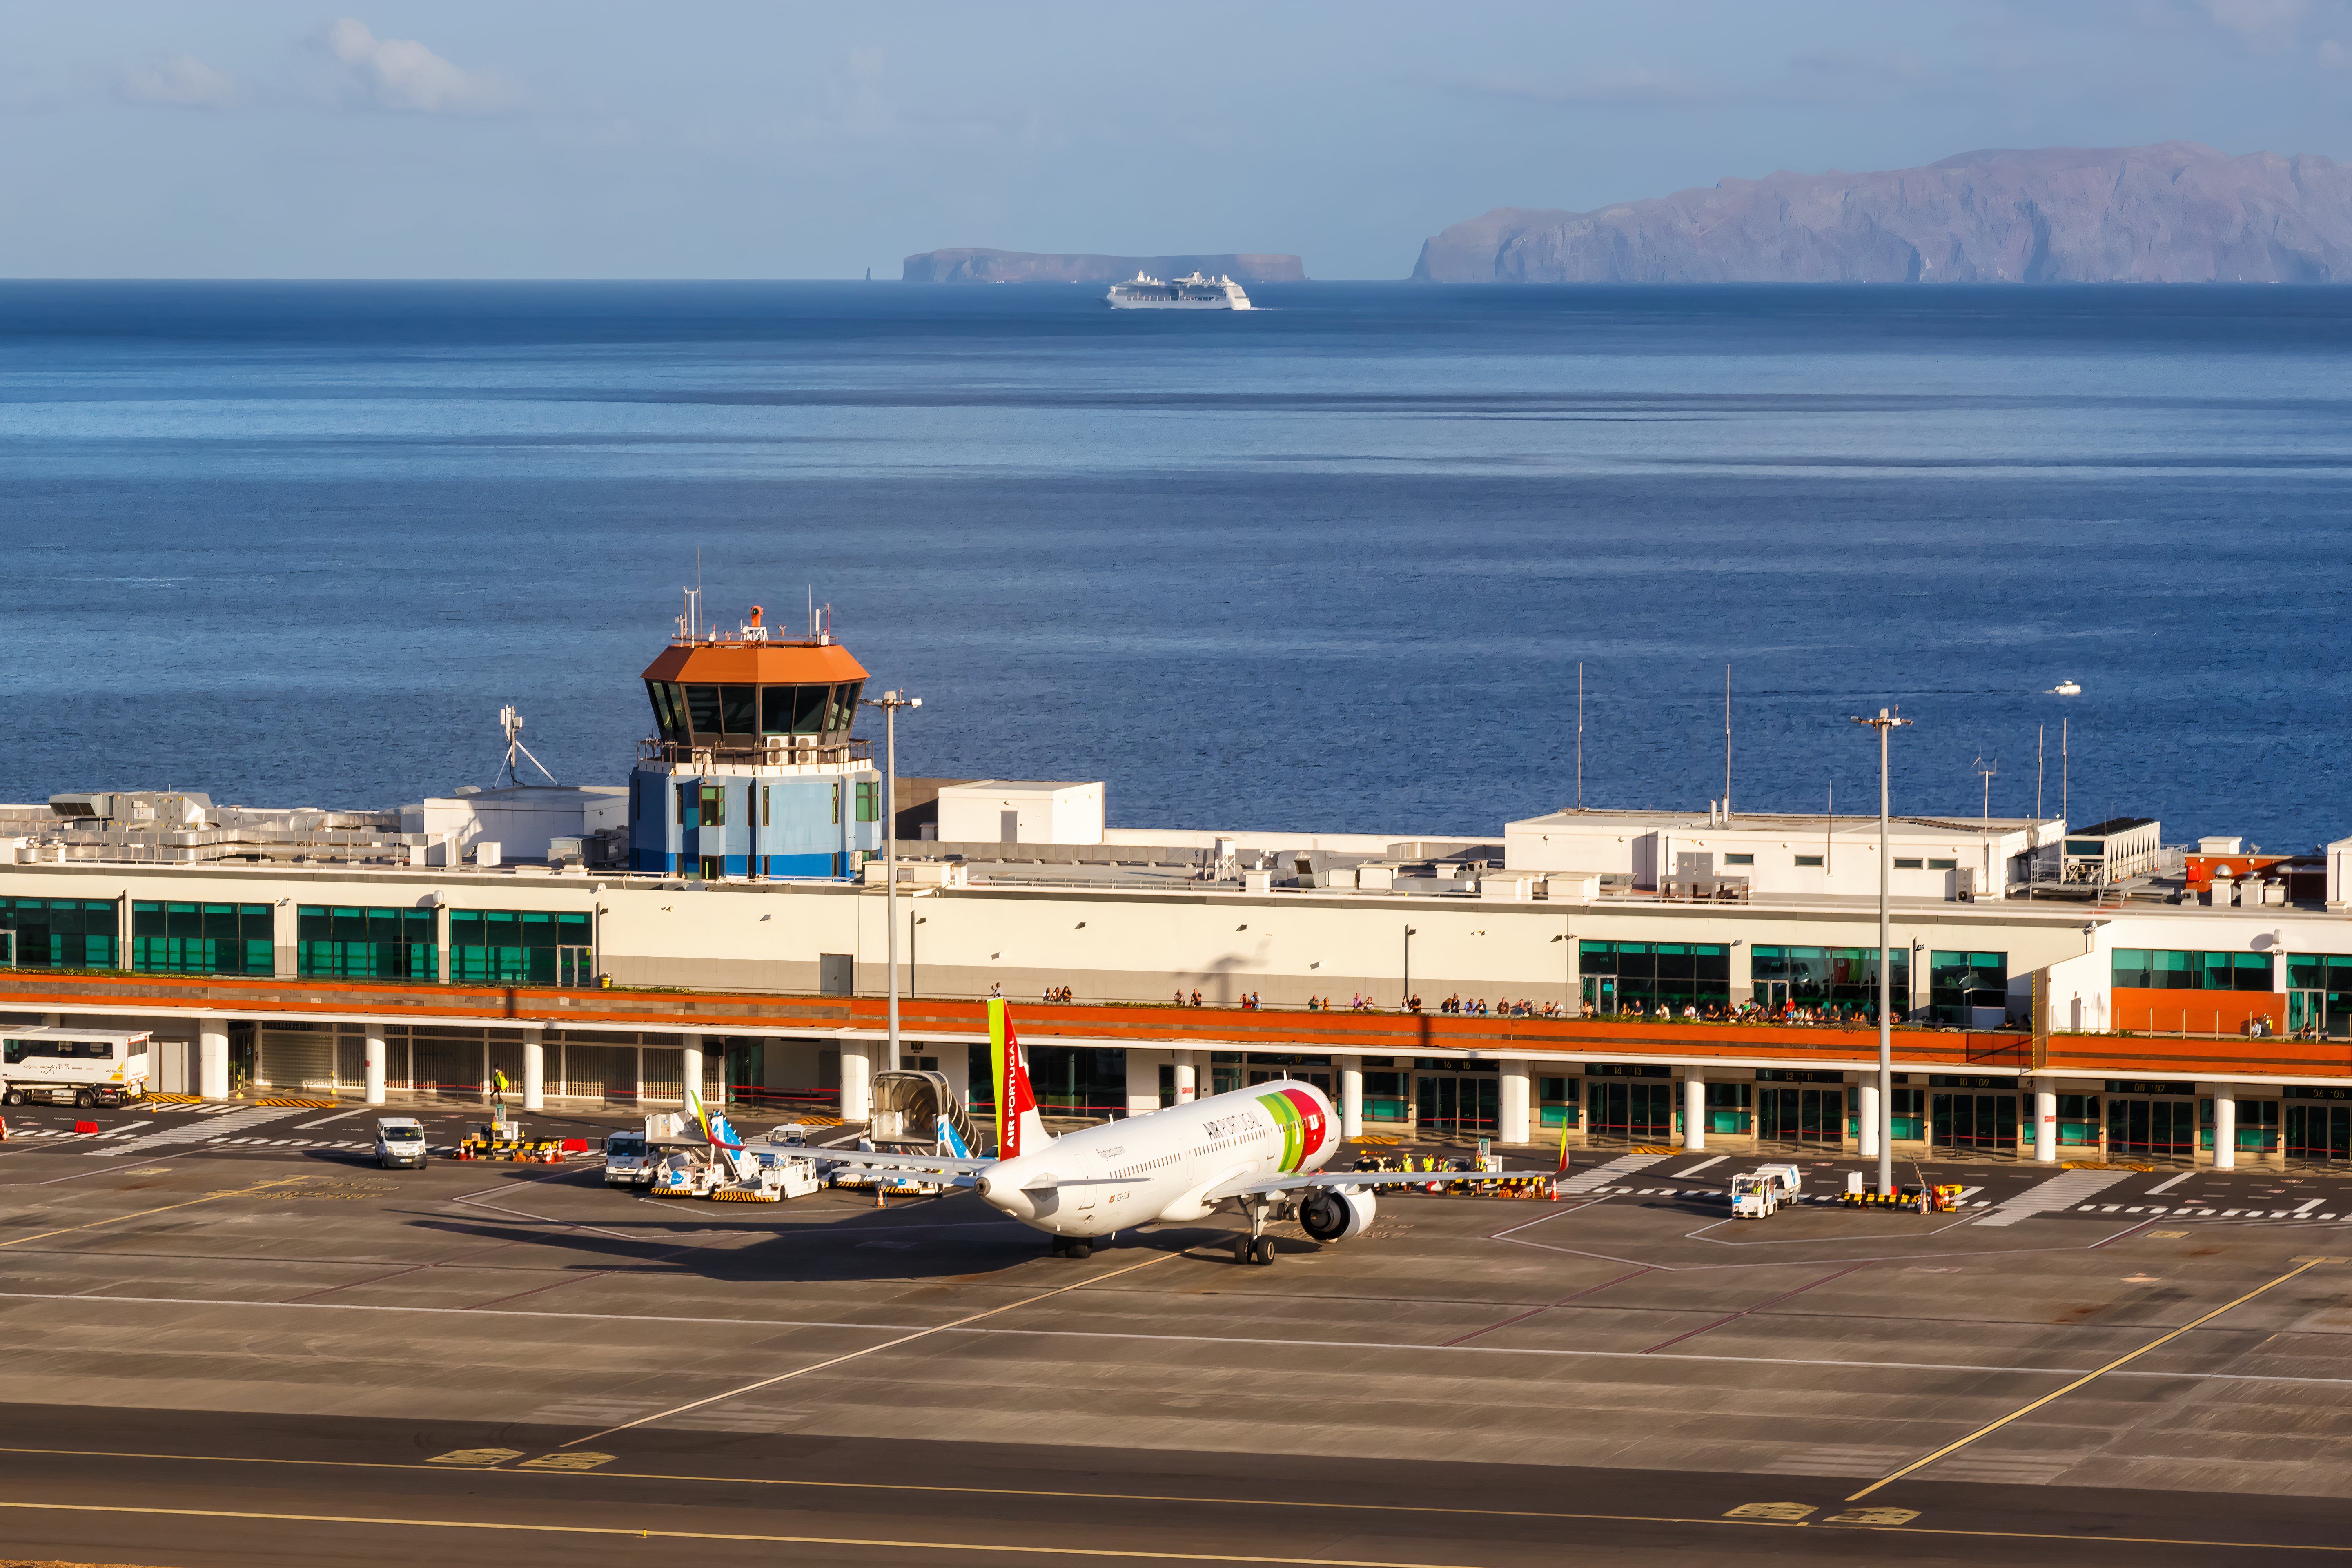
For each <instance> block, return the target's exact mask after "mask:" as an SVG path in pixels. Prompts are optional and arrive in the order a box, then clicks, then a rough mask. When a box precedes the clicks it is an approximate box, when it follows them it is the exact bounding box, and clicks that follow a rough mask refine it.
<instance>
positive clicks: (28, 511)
mask: <svg viewBox="0 0 2352 1568" xmlns="http://www.w3.org/2000/svg"><path fill="white" fill-rule="evenodd" d="M1256 294H1257V298H1258V300H1259V301H1260V303H1261V304H1262V305H1264V306H1265V309H1264V310H1259V311H1256V312H1253V313H1247V314H1230V315H1229V314H1223V313H1218V314H1208V313H1191V312H1186V313H1181V314H1178V313H1169V314H1160V313H1148V312H1118V313H1113V312H1111V311H1109V310H1107V309H1106V308H1105V307H1104V306H1103V304H1102V302H1101V300H1100V298H1099V290H1098V289H1090V288H1064V287H1058V286H1026V287H995V288H984V287H963V288H957V287H927V286H919V285H905V284H895V283H873V284H856V283H845V284H830V283H816V284H766V283H746V284H672V283H659V284H653V283H649V284H643V285H612V284H472V283H453V284H442V285H430V284H425V285H419V284H373V283H367V284H341V283H337V284H302V283H252V284H178V283H87V284H80V283H37V282H23V283H6V284H0V531H5V545H6V551H7V560H8V564H9V570H8V572H7V574H6V575H5V581H0V709H4V710H5V719H6V730H5V734H6V744H5V747H0V797H5V798H6V799H10V800H31V799H39V798H42V797H45V796H47V795H50V794H52V793H54V792H57V791H60V790H67V789H86V788H102V787H161V786H165V785H169V786H175V787H182V788H194V789H203V790H207V791H209V792H210V793H211V794H212V795H214V797H215V799H217V800H223V801H233V802H237V803H241V804H255V805H295V804H302V805H343V806H365V805H394V804H398V803H399V802H401V801H404V800H413V799H416V798H418V797H420V796H422V795H425V794H428V793H446V792H447V791H448V790H450V789H452V788H453V787H455V786H457V785H458V784H467V783H473V784H487V783H488V782H489V780H490V778H491V775H492V773H493V771H494V769H495V767H496V764H497V762H498V760H499V752H500V742H499V734H498V730H497V725H496V715H497V712H498V710H499V708H500V706H502V705H503V704H506V703H509V702H512V703H515V704H517V705H519V706H520V708H521V709H522V710H523V712H524V714H525V715H526V719H527V722H528V728H527V730H526V731H525V736H524V738H525V740H526V742H528V743H529V744H530V746H531V748H532V749H533V750H534V751H535V752H537V753H538V755H539V756H540V757H541V759H542V760H544V761H545V762H546V763H547V764H548V765H549V767H550V768H551V769H552V770H553V771H554V773H555V774H556V775H557V776H558V777H559V778H561V779H562V780H563V781H564V782H567V783H573V782H580V783H617V782H620V781H621V780H622V779H623V778H624V777H625V774H626V772H627V770H628V767H629V765H630V762H631V758H632V756H633V744H634V742H635V741H636V740H637V739H638V738H639V737H640V736H642V735H644V734H645V733H646V731H647V729H648V727H649V716H648V713H647V710H646V700H645V697H644V693H643V690H642V688H641V687H640V686H639V685H638V682H637V676H638V672H639V671H640V669H641V668H643V667H644V666H645V664H646V662H647V661H648V660H649V659H650V658H652V657H653V655H654V654H655V652H656V651H657V650H658V649H659V648H660V647H661V646H662V645H663V643H664V640H665V638H666V637H667V635H668V632H669V630H670V626H671V620H672V617H673V616H676V615H677V611H678V608H679V595H680V590H681V588H682V587H683V586H685V585H687V584H694V583H697V582H699V583H700V584H701V585H702V587H703V590H704V598H703V603H704V605H705V606H706V613H707V615H708V616H709V617H710V618H712V619H714V620H717V621H719V622H721V623H724V624H731V623H732V622H733V621H734V620H736V619H740V617H741V616H743V615H744V614H745V613H747V612H748V610H749V607H750V606H751V605H753V604H755V603H757V604H760V605H764V606H765V607H766V610H767V618H768V620H769V621H770V623H771V624H775V623H780V622H781V623H783V624H787V625H798V624H800V623H801V622H802V621H803V619H804V616H805V614H806V605H807V604H808V603H809V601H810V599H811V597H812V596H813V597H814V600H815V601H816V602H817V603H819V604H824V605H831V606H832V613H833V616H834V625H835V628H836V630H837V631H838V633H839V635H840V637H841V638H842V640H843V641H844V642H845V643H846V644H847V646H848V647H850V648H851V649H852V650H853V651H854V652H855V653H856V656H857V657H858V658H860V659H861V660H862V661H863V662H864V663H865V664H866V666H867V668H869V669H871V670H872V671H873V673H874V675H875V677H876V681H877V686H880V685H889V686H897V687H901V688H904V689H908V690H910V691H912V692H915V693H918V694H919V695H921V696H922V697H923V699H924V706H923V708H922V710H921V711H920V712H919V713H918V714H914V715H911V716H909V717H908V720H907V721H905V722H904V723H903V724H902V726H901V729H900V742H901V744H900V768H901V771H902V772H904V773H908V774H928V775H950V776H959V777H981V776H998V777H1014V778H1066V779H1095V778H1100V779H1104V780H1107V781H1108V785H1109V791H1108V800H1109V812H1110V816H1111V819H1112V820H1113V821H1114V822H1115V823H1117V824H1120V825H1125V826H1233V827H1244V828H1260V827H1264V828H1320V829H1327V830H1361V831H1372V830H1392V831H1395V832H1397V833H1400V834H1445V835H1464V834H1487V833H1494V832H1496V831H1497V830H1498V829H1499V826H1500V824H1501V823H1503V822H1504V821H1505V820H1506V819H1507V818H1510V817H1513V816H1524V815H1528V814H1531V813H1535V812H1540V811H1544V810H1548V809H1549V808H1552V807H1555V806H1559V805H1565V804H1570V803H1572V802H1573V801H1574V800H1575V799H1576V757H1577V716H1578V703H1577V688H1578V672H1579V668H1580V667H1581V668H1582V672H1583V684H1584V694H1585V695H1584V707H1583V715H1584V739H1583V796H1582V798H1583V800H1584V802H1585V803H1586V804H1588V805H1612V806H1656V805H1667V806H1677V807H1686V808H1691V809H1703V808H1704V806H1705V805H1706V802H1707V801H1708V800H1709V799H1710V798H1712V797H1714V796H1716V795H1720V794H1721V793H1722V789H1723V768H1724V690H1725V671H1726V667H1727V666H1728V667H1729V674H1730V692H1731V721H1732V727H1733V735H1732V753H1731V762H1732V791H1733V796H1734V802H1735V805H1737V806H1738V807H1740V808H1746V809H1755V810H1818V809H1820V808H1821V807H1822V805H1824V804H1825V803H1826V802H1827V801H1828V800H1829V799H1830V798H1831V795H1832V791H1834V795H1835V799H1836V802H1837V804H1838V806H1839V807H1840V809H1841V810H1865V809H1874V805H1875V799H1874V792H1875V786H1876V776H1875V775H1876V767H1875V763H1876V759H1875V747H1874V742H1873V741H1872V738H1871V736H1870V734H1869V732H1868V731H1861V730H1857V729H1855V728H1854V727H1853V726H1852V725H1851V724H1849V723H1848V722H1847V718H1848V716H1849V715H1850V714H1853V713H1858V712H1865V711H1872V710H1876V709H1877V708H1879V707H1880V706H1882V705H1885V706H1895V705H1900V707H1901V709H1902V711H1903V714H1904V716H1905V717H1906V718H1910V719H1913V720H1916V728H1913V729H1907V730H1905V731H1900V732H1899V733H1898V735H1897V737H1896V740H1895V772H1894V791H1895V808H1896V809H1897V810H1898V811H1906V812H1936V813H1950V814H1962V815H1971V816H1972V815H1975V814H1977V813H1979V811H1981V810H1982V809H1983V807H1984V804H1985V802H1984V785H1983V781H1982V779H1981V777H1980V774H1979V772H1978V771H1976V770H1977V768H1978V767H1979V759H1982V763H1981V765H1985V766H1991V767H1995V768H1997V770H1998V771H1997V773H1995V774H1994V776H1993V778H1992V781H1991V803H1990V804H1991V810H1992V811H1993V813H1994V814H1996V815H2000V814H2011V815H2015V814H2021V813H2025V812H2029V811H2032V809H2034V805H2035V802H2036V799H2037V796H2038V798H2039V799H2040V801H2041V803H2042V808H2043V809H2045V810H2047V811H2049V812H2053V813H2054V812H2056V811H2058V810H2059V809H2060V805H2061V800H2062V795H2063V799H2064V800H2065V803H2066V805H2067V806H2068V808H2069V809H2070V811H2071V814H2072V816H2074V819H2075V820H2077V821H2088V820H2091V819H2094V818H2098V817H2105V816H2119V815H2146V816H2159V817H2161V818H2162V819H2163V821H2164V823H2165V827H2166V837H2167V838H2168V839H2170V840H2176V841H2177V840H2179V839H2183V838H2188V837H2194V836H2196V835H2200V834H2207V833H2238V834H2244V835H2246V836H2248V837H2251V838H2252V839H2253V840H2254V841H2256V842H2258V843H2261V844H2263V846H2265V847H2271V848H2287V849H2294V848H2303V847H2308V846H2310V845H2313V844H2315V843H2316V842H2318V841H2320V840H2322V839H2324V838H2329V837H2338V836H2341V835H2344V834H2346V833H2352V774H2347V770H2346V769H2345V767H2344V765H2343V764H2344V754H2345V750H2346V745H2347V734H2352V725H2347V719H2352V682H2347V666H2352V626H2348V625H2347V584H2352V538H2347V533H2352V517H2347V513H2348V512H2352V507H2348V506H2347V500H2352V491H2347V475H2352V375H2347V373H2348V372H2352V291H2347V290H2335V289H2284V288H2265V289H2232V288H2185V289H2156V288H2145V289H2083V288H2076V289H1956V288H1944V289H1836V288H1822V289H1787V288H1782V289H1607V288H1518V289H1510V288H1486V289H1452V288H1441V287H1427V286H1423V287H1415V286H1412V285H1405V284H1393V285H1391V284H1303V285H1294V286H1289V287H1265V288H1263V289H1259V290H1257V291H1256ZM2068 678H2072V679H2076V680H2078V681H2080V682H2081V683H2082V686H2083V688H2084V691H2083V694H2082V695H2081V696H2080V697H2076V698H2073V699H2062V698H2058V697H2053V696H2049V695H2046V694H2045V693H2046V691H2047V689H2048V688H2050V687H2052V686H2054V685H2056V684H2057V683H2058V682H2059V681H2061V680H2062V679H2068ZM2062 721H2063V731H2064V742H2065V751H2066V752H2067V758H2066V761H2065V763H2064V764H2063V768H2062V763H2061V756H2060V751H2061V731H2062ZM2037 755H2039V756H2040V758H2041V760H2040V761H2039V762H2037ZM2062 775H2063V776H2062Z"/></svg>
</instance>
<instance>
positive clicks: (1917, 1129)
mask: <svg viewBox="0 0 2352 1568" xmlns="http://www.w3.org/2000/svg"><path fill="white" fill-rule="evenodd" d="M1887 1093H1888V1095H1889V1096H1890V1097H1891V1098H1890V1099H1889V1100H1888V1101H1887V1105H1886V1121H1887V1127H1888V1129H1889V1131H1888V1136H1889V1137H1892V1138H1895V1139H1898V1140H1901V1141H1902V1142H1918V1141H1919V1140H1920V1139H1922V1138H1925V1137H1926V1136H1927V1090H1926V1089H1889V1090H1887Z"/></svg>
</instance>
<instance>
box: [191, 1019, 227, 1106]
mask: <svg viewBox="0 0 2352 1568" xmlns="http://www.w3.org/2000/svg"><path fill="white" fill-rule="evenodd" d="M196 1092H197V1093H198V1094H199V1095H201V1096H203V1097H204V1098H205V1099H206V1100H226V1099H227V1098H228V1020H226V1018H219V1019H215V1018H204V1019H199V1020H198V1021H197V1024H196Z"/></svg>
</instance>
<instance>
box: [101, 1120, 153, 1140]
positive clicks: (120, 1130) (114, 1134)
mask: <svg viewBox="0 0 2352 1568" xmlns="http://www.w3.org/2000/svg"><path fill="white" fill-rule="evenodd" d="M154 1125H155V1119H154V1118H153V1117H152V1116H151V1117H148V1118H147V1119H146V1120H145V1121H126V1122H124V1123H123V1124H122V1125H121V1126H120V1127H110V1128H108V1129H107V1130H106V1131H103V1132H101V1133H100V1134H99V1136H100V1137H101V1138H120V1137H121V1136H122V1135H123V1134H124V1133H125V1132H128V1131H131V1129H132V1128H134V1127H152V1126H154Z"/></svg>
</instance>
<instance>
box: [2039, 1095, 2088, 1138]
mask: <svg viewBox="0 0 2352 1568" xmlns="http://www.w3.org/2000/svg"><path fill="white" fill-rule="evenodd" d="M2051 1098H2052V1099H2053V1100H2056V1101H2057V1102H2058V1143H2059V1146H2060V1147H2061V1148H2068V1149H2079V1148H2083V1147H2085V1146H2087V1145H2089V1144H2094V1143H2096V1142H2098V1141H2099V1097H2098V1096H2097V1095H2095V1094H2059V1095H2053V1096H2052V1097H2051Z"/></svg>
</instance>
